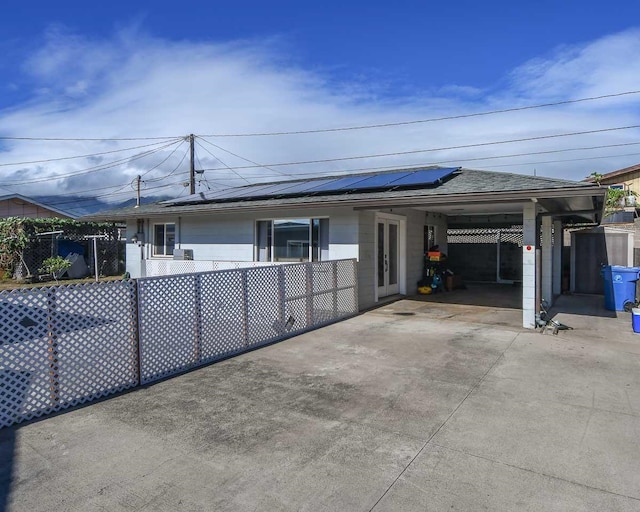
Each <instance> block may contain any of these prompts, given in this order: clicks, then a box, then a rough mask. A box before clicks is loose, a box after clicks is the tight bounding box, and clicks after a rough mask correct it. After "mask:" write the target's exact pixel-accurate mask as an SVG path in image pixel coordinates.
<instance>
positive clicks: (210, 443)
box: [0, 290, 640, 512]
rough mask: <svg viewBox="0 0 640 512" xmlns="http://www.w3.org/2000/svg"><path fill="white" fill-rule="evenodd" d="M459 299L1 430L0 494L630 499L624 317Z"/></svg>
mask: <svg viewBox="0 0 640 512" xmlns="http://www.w3.org/2000/svg"><path fill="white" fill-rule="evenodd" d="M460 292H467V293H466V295H463V294H462V293H461V294H460V296H466V298H467V299H470V298H471V294H470V293H469V292H468V291H467V290H460ZM455 293H456V292H452V293H451V294H442V299H443V300H444V299H445V298H446V297H447V295H448V296H449V298H450V299H455ZM434 298H436V296H434ZM438 299H439V298H438ZM452 302H453V301H452ZM467 302H469V301H467ZM467 302H465V301H464V300H462V299H461V300H460V301H458V303H441V302H439V300H438V301H435V300H431V301H429V300H426V301H425V300H420V299H416V298H410V299H405V300H401V301H398V302H394V303H391V304H387V305H385V306H383V307H380V308H378V309H375V310H372V311H369V312H367V313H365V314H362V315H360V316H357V317H355V318H351V319H349V320H346V321H343V322H340V323H337V324H334V325H331V326H328V327H324V328H322V329H319V330H316V331H313V332H309V333H306V334H303V335H300V336H297V337H295V338H291V339H288V340H286V341H284V342H281V343H278V344H275V345H271V346H268V347H266V348H262V349H259V350H256V351H254V352H250V353H246V354H243V355H241V356H238V357H235V358H233V359H229V360H226V361H223V362H220V363H217V364H214V365H211V366H208V367H205V368H200V369H198V370H195V371H192V372H190V373H187V374H185V375H182V376H179V377H176V378H173V379H169V380H166V381H163V382H159V383H157V384H154V385H151V386H148V387H145V388H140V389H137V390H134V391H131V392H129V393H126V394H123V395H120V396H117V397H115V398H111V399H108V400H104V401H102V402H99V403H95V404H92V405H88V406H86V407H83V408H78V409H75V410H72V411H67V412H65V413H61V414H58V415H56V416H54V417H50V418H47V419H43V420H41V421H37V422H32V423H29V424H23V425H20V426H18V427H14V428H5V429H3V430H0V509H2V506H3V505H6V508H7V510H9V511H11V512H22V511H27V510H28V511H49V510H71V511H76V510H77V511H80V510H82V511H85V510H110V511H118V510H121V511H129V510H154V511H156V510H157V511H169V510H171V511H174V510H234V511H235V510H247V511H248V510H282V511H288V510H308V511H318V510H340V511H344V510H349V511H371V510H375V511H386V510H388V511H397V510H403V511H407V510H409V511H411V510H505V511H507V510H508V511H512V510H532V511H533V510H536V511H537V510H562V511H565V510H619V511H627V510H628V511H631V510H640V445H639V444H638V442H637V439H638V432H640V371H639V370H640V335H636V334H634V333H632V332H631V320H630V315H629V314H628V313H617V314H616V313H612V312H606V311H605V310H604V309H603V308H602V297H595V298H591V297H577V296H563V297H560V299H559V300H558V302H557V303H556V306H555V308H554V309H555V314H557V318H558V319H560V320H561V321H563V322H564V323H566V324H568V325H571V326H572V327H574V330H571V331H562V332H560V334H559V335H558V336H553V335H551V334H547V335H541V334H539V333H537V332H533V331H526V330H522V329H521V328H520V325H521V321H522V314H521V311H520V310H519V309H517V307H504V305H502V306H501V305H500V304H498V303H496V304H495V305H491V304H490V305H484V306H479V305H474V304H469V303H467ZM507 306H508V305H507Z"/></svg>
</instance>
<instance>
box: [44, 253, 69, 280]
mask: <svg viewBox="0 0 640 512" xmlns="http://www.w3.org/2000/svg"><path fill="white" fill-rule="evenodd" d="M70 267H71V262H70V261H69V260H65V259H64V258H63V257H62V256H56V257H55V258H47V259H46V260H44V261H43V262H42V268H40V269H38V270H39V271H40V272H43V273H45V274H51V275H52V276H53V278H54V279H55V281H56V284H57V283H58V276H61V275H62V274H63V273H64V271H65V270H69V268H70Z"/></svg>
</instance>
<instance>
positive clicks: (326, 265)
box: [311, 261, 334, 293]
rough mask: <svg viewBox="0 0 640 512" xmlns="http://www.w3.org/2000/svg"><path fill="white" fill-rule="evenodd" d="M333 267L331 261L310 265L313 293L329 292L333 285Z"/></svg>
mask: <svg viewBox="0 0 640 512" xmlns="http://www.w3.org/2000/svg"><path fill="white" fill-rule="evenodd" d="M333 271H334V265H333V262H332V261H323V262H320V263H313V264H312V265H311V275H312V283H313V293H321V292H326V291H328V290H331V289H332V288H333V285H334V274H333Z"/></svg>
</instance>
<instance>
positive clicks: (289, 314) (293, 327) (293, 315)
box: [284, 298, 312, 334]
mask: <svg viewBox="0 0 640 512" xmlns="http://www.w3.org/2000/svg"><path fill="white" fill-rule="evenodd" d="M284 317H285V330H286V332H287V334H293V333H296V332H299V331H303V330H305V329H308V328H309V327H310V326H311V325H312V323H311V314H310V309H309V299H307V298H303V299H287V300H286V302H285V306H284ZM287 322H289V323H288V324H287Z"/></svg>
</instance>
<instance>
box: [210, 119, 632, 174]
mask: <svg viewBox="0 0 640 512" xmlns="http://www.w3.org/2000/svg"><path fill="white" fill-rule="evenodd" d="M634 128H640V125H637V124H636V125H631V126H618V127H615V128H602V129H599V130H585V131H581V132H569V133H559V134H554V135H540V136H537V137H525V138H522V139H509V140H501V141H492V142H479V143H475V144H463V145H459V146H445V147H440V148H428V149H414V150H410V151H396V152H393V153H378V154H371V155H357V156H348V157H340V158H323V159H318V160H301V161H298V162H280V163H274V164H268V165H269V167H284V166H291V165H308V164H321V163H328V162H344V161H348V160H364V159H367V158H383V157H388V156H402V155H413V154H417V153H430V152H434V151H450V150H452V149H466V148H478V147H485V146H496V145H500V144H512V143H515V142H531V141H534V140H548V139H556V138H561V137H574V136H576V135H588V134H594V133H604V132H613V131H620V130H631V129H634ZM256 167H264V166H262V165H260V166H240V167H234V169H236V170H237V169H253V168H256ZM205 170H206V171H217V170H221V168H217V169H215V168H214V169H205Z"/></svg>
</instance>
